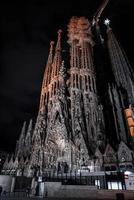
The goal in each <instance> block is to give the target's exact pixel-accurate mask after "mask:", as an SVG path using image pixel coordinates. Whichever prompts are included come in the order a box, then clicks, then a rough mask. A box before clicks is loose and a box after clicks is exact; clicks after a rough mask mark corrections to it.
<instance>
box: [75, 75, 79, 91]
mask: <svg viewBox="0 0 134 200" xmlns="http://www.w3.org/2000/svg"><path fill="white" fill-rule="evenodd" d="M76 87H77V88H79V85H78V74H76Z"/></svg>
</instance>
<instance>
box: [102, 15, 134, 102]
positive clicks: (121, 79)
mask: <svg viewBox="0 0 134 200" xmlns="http://www.w3.org/2000/svg"><path fill="white" fill-rule="evenodd" d="M104 23H105V25H106V26H107V38H108V41H107V43H108V50H109V54H110V59H111V64H112V70H113V74H114V77H115V81H116V84H117V86H118V87H119V88H120V87H123V88H124V89H125V90H126V92H127V95H128V98H129V104H130V103H132V102H133V98H134V97H133V93H132V87H131V80H132V69H131V66H130V64H129V62H128V59H127V57H126V55H125V52H124V50H123V49H122V48H121V46H120V44H119V42H118V41H117V39H116V37H115V36H114V34H113V31H112V29H111V28H110V20H108V19H106V20H105V22H104Z"/></svg>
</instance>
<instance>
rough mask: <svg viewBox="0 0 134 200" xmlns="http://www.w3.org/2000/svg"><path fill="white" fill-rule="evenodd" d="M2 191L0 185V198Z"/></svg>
mask: <svg viewBox="0 0 134 200" xmlns="http://www.w3.org/2000/svg"><path fill="white" fill-rule="evenodd" d="M2 190H3V188H2V186H1V185H0V196H1V194H2Z"/></svg>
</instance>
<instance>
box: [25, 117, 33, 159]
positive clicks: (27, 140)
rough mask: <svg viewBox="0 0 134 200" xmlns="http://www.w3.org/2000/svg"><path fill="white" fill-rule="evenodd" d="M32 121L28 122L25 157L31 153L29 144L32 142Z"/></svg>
mask: <svg viewBox="0 0 134 200" xmlns="http://www.w3.org/2000/svg"><path fill="white" fill-rule="evenodd" d="M31 135H32V119H31V120H30V122H29V126H28V129H27V133H26V137H25V155H26V156H28V155H29V154H30V153H31V142H32V139H31V138H32V136H31Z"/></svg>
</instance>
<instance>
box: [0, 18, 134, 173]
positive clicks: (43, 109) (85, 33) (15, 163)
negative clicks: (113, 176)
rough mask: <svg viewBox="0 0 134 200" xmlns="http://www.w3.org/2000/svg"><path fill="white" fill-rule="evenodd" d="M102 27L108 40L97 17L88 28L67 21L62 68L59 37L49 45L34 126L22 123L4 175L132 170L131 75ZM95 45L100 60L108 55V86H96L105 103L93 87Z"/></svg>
mask: <svg viewBox="0 0 134 200" xmlns="http://www.w3.org/2000/svg"><path fill="white" fill-rule="evenodd" d="M105 25H106V26H105V27H106V29H107V30H106V33H107V34H106V35H105V38H102V35H101V33H100V27H99V23H98V21H97V18H96V17H95V18H94V20H93V22H92V23H91V22H90V21H89V20H88V19H87V18H85V17H72V18H71V20H70V22H69V24H68V41H67V43H68V46H69V53H70V54H69V55H70V57H69V60H67V61H66V62H65V61H64V58H63V51H62V34H63V33H62V31H61V30H59V31H58V39H57V43H56V45H55V44H54V42H50V50H49V55H48V60H47V64H46V66H45V73H44V78H43V82H42V88H41V95H40V105H39V112H38V115H37V120H36V123H35V125H33V124H32V120H30V123H29V126H27V125H26V122H24V125H23V128H22V131H21V134H20V137H19V140H18V141H17V144H16V150H15V154H14V155H13V156H11V157H7V159H6V161H5V163H4V166H3V173H5V174H12V173H16V175H24V176H31V177H32V176H34V174H35V172H38V173H39V174H40V175H42V174H43V172H44V171H45V170H47V169H51V170H56V171H62V172H63V173H64V172H67V171H69V170H77V169H80V168H81V167H82V166H87V167H88V168H89V169H90V171H102V170H109V171H110V170H111V171H114V170H115V171H116V170H118V169H119V168H120V170H121V169H122V170H123V169H133V168H134V148H133V145H134V143H133V138H134V112H133V102H134V79H133V72H132V69H131V66H130V65H129V62H128V60H127V57H126V55H125V53H124V51H123V49H122V48H121V47H120V45H119V43H118V41H117V39H116V37H115V35H114V33H113V31H112V28H111V27H110V22H109V20H108V19H107V20H105ZM97 45H98V46H100V48H99V50H101V54H102V53H103V49H104V48H105V49H107V52H108V56H109V57H108V58H109V61H110V62H109V63H110V64H109V65H108V66H107V68H110V69H111V74H112V76H113V79H112V80H113V82H111V81H107V82H105V80H102V81H101V82H100V85H101V86H102V84H103V83H105V85H104V88H101V90H102V91H103V89H104V90H105V91H104V96H103V98H102V99H105V101H101V96H100V95H99V94H100V92H99V88H100V87H99V86H100V85H99V84H97V77H98V75H97V70H96V69H97V66H95V57H94V54H95V50H94V49H95V47H96V46H97ZM64 54H65V53H64ZM64 56H65V55H64ZM104 56H105V53H104ZM101 65H103V59H102V63H101ZM99 67H101V66H98V68H99ZM105 96H106V97H105Z"/></svg>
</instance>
